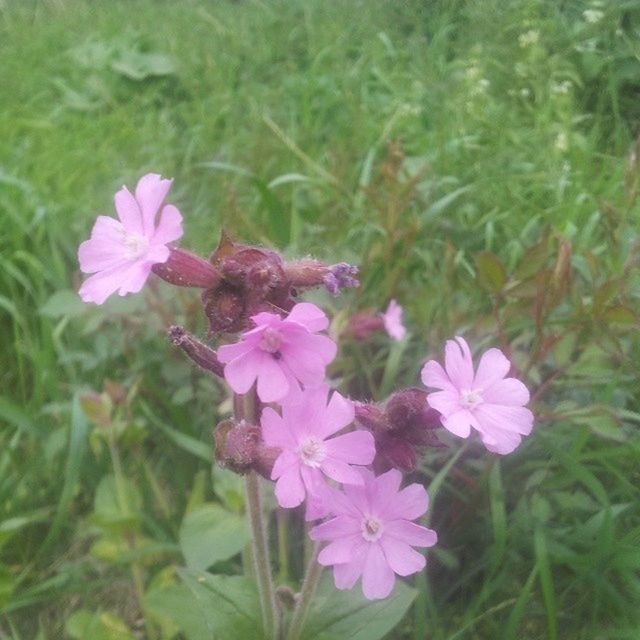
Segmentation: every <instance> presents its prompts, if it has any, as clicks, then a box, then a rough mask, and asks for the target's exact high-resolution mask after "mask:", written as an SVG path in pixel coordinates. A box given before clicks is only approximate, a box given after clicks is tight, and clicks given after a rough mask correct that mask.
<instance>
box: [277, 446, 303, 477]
mask: <svg viewBox="0 0 640 640" xmlns="http://www.w3.org/2000/svg"><path fill="white" fill-rule="evenodd" d="M292 467H295V468H296V469H298V468H299V467H300V460H299V458H298V456H296V455H294V454H293V453H291V452H290V451H283V452H282V453H281V454H280V455H279V456H278V457H277V458H276V461H275V462H274V463H273V469H271V479H272V480H277V479H278V478H280V477H281V476H282V475H284V474H285V473H287V472H289V471H291V470H292Z"/></svg>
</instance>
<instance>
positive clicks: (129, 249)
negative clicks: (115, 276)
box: [122, 232, 149, 260]
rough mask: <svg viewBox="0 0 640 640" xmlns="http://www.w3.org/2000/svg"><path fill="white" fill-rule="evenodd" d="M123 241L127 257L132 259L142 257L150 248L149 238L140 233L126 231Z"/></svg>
mask: <svg viewBox="0 0 640 640" xmlns="http://www.w3.org/2000/svg"><path fill="white" fill-rule="evenodd" d="M122 241H123V244H124V248H125V251H126V254H127V258H129V259H131V260H136V259H137V258H141V257H142V256H143V255H144V254H145V253H146V252H147V250H148V249H149V240H148V238H147V237H146V236H143V235H141V234H139V233H135V232H128V233H125V234H124V238H123V239H122Z"/></svg>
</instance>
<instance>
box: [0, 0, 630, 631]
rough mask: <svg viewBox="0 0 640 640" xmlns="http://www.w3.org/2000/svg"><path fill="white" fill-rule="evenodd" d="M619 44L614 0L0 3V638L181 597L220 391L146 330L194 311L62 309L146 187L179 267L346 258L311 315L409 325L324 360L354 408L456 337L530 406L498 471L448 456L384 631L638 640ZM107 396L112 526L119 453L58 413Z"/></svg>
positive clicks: (624, 56) (433, 469)
mask: <svg viewBox="0 0 640 640" xmlns="http://www.w3.org/2000/svg"><path fill="white" fill-rule="evenodd" d="M591 4H592V5H597V3H591ZM594 9H595V10H596V11H602V12H603V16H602V17H601V19H599V20H598V21H596V22H594V23H590V22H588V21H587V20H586V19H585V16H584V14H583V12H584V11H585V10H594ZM639 31H640V2H638V1H636V0H626V1H624V2H619V3H602V4H601V5H599V6H591V5H590V4H589V3H587V2H579V1H577V0H576V1H571V2H570V1H567V2H552V1H551V0H544V1H543V0H537V1H536V0H508V1H498V0H486V1H482V2H479V1H476V2H474V1H472V0H468V1H462V0H458V1H455V2H445V1H442V2H435V1H434V2H424V1H418V0H404V1H403V2H385V1H383V0H368V1H366V2H365V1H364V0H362V1H357V0H353V1H349V2H340V1H337V0H336V1H330V2H327V1H324V2H321V1H320V0H306V1H302V0H290V1H287V2H285V1H284V0H282V1H276V0H274V1H264V2H259V1H257V0H255V1H251V0H246V1H237V2H232V1H226V0H220V1H218V2H205V1H204V0H188V1H184V2H179V3H178V2H164V1H151V0H136V1H135V2H126V1H125V0H112V1H111V2H109V3H100V2H88V1H81V0H55V1H54V0H49V1H48V2H33V1H26V2H17V1H16V2H11V0H9V1H5V2H0V60H2V64H1V65H0V223H2V233H1V234H0V329H1V330H2V340H1V341H0V365H2V366H1V367H0V611H1V613H0V637H9V638H12V639H15V640H18V639H22V638H24V639H27V638H35V637H37V638H39V639H42V640H44V639H53V638H59V637H69V638H71V637H79V636H78V633H81V632H78V628H81V627H82V624H83V618H82V610H88V611H96V610H100V611H101V612H102V614H103V615H104V616H107V621H106V622H104V620H103V622H101V623H100V624H103V623H104V624H103V626H104V625H106V626H107V627H108V626H109V624H111V626H112V627H113V628H114V629H116V631H113V634H114V635H111V636H106V637H113V638H126V637H129V636H128V635H127V633H129V632H128V631H126V630H122V628H120V627H118V625H127V627H128V628H129V629H132V630H134V631H135V632H136V633H138V634H139V635H142V634H143V633H144V632H143V627H142V625H141V623H140V615H139V611H138V609H137V605H136V604H135V599H134V597H133V594H134V591H135V584H136V580H138V579H139V578H140V579H141V580H142V583H143V584H142V587H143V588H144V589H146V590H148V591H153V589H154V588H157V587H158V586H160V585H163V584H169V583H172V581H173V577H172V573H171V571H172V570H171V567H173V566H179V565H180V564H181V562H182V558H181V555H180V552H179V548H178V546H177V542H178V537H179V536H178V532H179V528H180V523H181V521H182V517H183V514H184V513H185V511H188V510H193V509H194V508H196V507H197V506H198V505H199V504H201V503H203V502H204V501H208V500H211V499H212V495H213V494H212V485H211V472H210V467H209V464H208V462H207V459H208V456H209V451H210V442H211V440H210V429H211V427H212V425H214V424H215V422H216V421H217V420H218V419H219V418H220V417H223V416H224V415H225V412H226V411H228V407H225V405H224V391H223V389H222V388H221V387H220V385H218V384H217V383H215V382H213V381H211V380H209V379H204V378H203V377H202V376H199V375H196V374H194V373H193V372H192V371H191V369H190V368H189V367H188V366H187V364H186V363H185V362H183V361H182V359H181V358H180V355H179V354H177V353H175V352H174V350H173V349H172V348H171V347H170V346H169V345H168V344H167V343H166V341H165V339H164V337H163V334H164V329H165V326H166V321H165V320H166V317H167V315H168V316H170V317H175V318H177V320H178V321H180V322H183V323H185V324H187V325H188V326H189V327H190V328H191V329H193V330H194V331H196V330H199V331H200V332H203V331H204V323H203V319H202V318H201V317H200V311H199V309H198V307H197V295H196V294H195V293H193V292H190V291H184V292H180V294H179V295H178V296H175V295H173V294H174V291H173V290H170V289H169V288H164V287H162V286H161V287H159V288H156V289H149V290H148V292H147V294H146V296H145V295H140V296H136V297H132V298H130V299H126V300H124V301H120V300H118V301H113V302H109V303H108V304H107V305H105V307H104V308H102V309H95V308H86V307H84V306H83V305H82V304H81V303H79V302H78V300H77V298H75V296H74V295H72V294H71V293H70V291H71V290H73V289H75V288H77V285H78V283H79V281H80V279H79V273H78V269H77V263H76V259H75V251H76V248H77V245H78V243H79V242H80V241H81V240H82V239H84V238H86V237H87V234H88V232H89V229H90V227H91V224H92V221H93V219H94V217H95V215H96V214H97V213H110V212H111V209H112V196H113V193H114V192H115V191H116V190H117V189H118V188H119V187H120V186H121V185H122V184H123V183H125V184H127V185H129V186H132V185H133V184H134V183H135V181H136V180H137V178H138V177H139V176H140V175H142V174H144V173H146V172H149V171H155V172H159V173H162V174H163V175H167V176H173V177H174V178H175V183H174V188H173V190H172V194H171V196H172V202H175V203H176V204H177V205H178V206H179V207H180V209H181V211H182V212H183V214H184V217H185V227H186V233H185V238H184V241H183V245H184V246H188V247H192V248H193V249H194V250H196V251H198V252H200V253H202V254H206V253H207V252H208V251H210V250H211V248H212V247H213V246H214V245H215V243H216V242H217V239H218V236H219V233H220V230H221V228H222V227H223V226H224V227H225V228H226V229H228V230H229V231H230V232H231V233H232V234H233V235H234V236H236V237H238V238H241V239H242V240H244V241H248V242H258V243H264V244H267V245H270V246H274V247H277V248H278V249H280V250H283V251H284V252H285V254H286V255H288V256H297V255H303V254H308V253H310V254H313V255H314V256H316V257H318V258H322V259H326V260H329V261H337V260H348V261H351V262H354V263H358V264H359V265H360V266H361V272H362V287H361V288H360V289H359V290H358V291H357V292H356V293H355V294H350V295H348V296H346V297H345V298H343V299H338V300H333V299H324V298H323V299H322V302H323V304H326V305H327V306H328V308H330V309H331V310H332V311H333V312H335V313H336V314H337V317H338V321H337V322H336V325H339V323H340V322H341V321H345V320H346V318H347V317H348V315H349V314H351V313H353V312H354V311H356V310H358V309H362V308H366V307H373V308H376V309H381V308H383V307H384V306H385V305H386V304H387V301H388V300H389V298H390V297H395V298H397V299H398V300H399V302H401V303H402V304H403V305H404V306H405V307H406V309H407V314H408V325H409V328H410V331H411V333H412V337H411V341H410V343H409V345H408V347H407V348H406V349H405V351H404V352H403V353H401V354H400V353H396V352H394V351H393V350H390V348H389V345H388V344H387V343H386V341H385V340H384V339H380V340H374V341H373V342H371V343H368V344H358V343H353V342H350V341H349V340H347V339H346V338H345V339H344V340H343V343H342V345H341V346H342V353H343V355H342V357H341V358H340V359H339V361H338V362H337V363H336V365H335V371H334V372H335V373H336V374H337V375H340V376H341V377H342V379H343V381H344V388H345V389H346V390H348V391H349V392H350V393H351V394H352V395H353V396H354V397H358V398H366V397H374V398H378V399H381V398H383V397H384V396H385V395H386V393H387V392H388V391H389V388H390V387H391V388H393V387H395V386H400V385H412V384H417V383H418V375H417V372H418V371H419V367H420V365H421V363H422V362H423V361H424V360H425V359H426V358H427V357H428V356H430V355H434V354H436V355H439V353H440V351H441V345H442V343H443V340H444V339H445V338H447V337H450V336H452V335H454V334H455V333H456V332H464V333H465V335H467V336H470V337H471V338H472V341H473V342H474V344H475V345H477V347H478V348H480V347H484V346H487V345H489V344H498V345H503V346H505V345H510V346H511V347H512V348H513V353H514V360H515V362H516V365H517V367H518V368H519V370H520V371H521V373H522V375H523V376H525V377H526V379H527V381H528V383H529V385H530V386H531V388H532V389H533V390H534V393H535V390H536V389H542V392H541V395H540V396H539V397H537V398H536V402H535V410H536V413H537V415H538V427H537V429H536V430H535V432H534V435H533V436H532V437H531V438H529V439H528V440H527V441H526V442H525V443H524V444H523V445H522V447H521V448H520V449H519V450H518V452H517V453H516V454H514V455H513V456H510V457H507V458H505V459H504V460H500V461H496V460H494V459H491V458H489V457H488V456H486V455H485V454H483V453H482V452H481V451H480V449H479V448H478V447H475V446H471V447H469V448H468V449H466V450H465V451H464V453H463V454H462V456H461V458H460V460H459V461H458V463H457V464H456V465H455V467H454V468H453V470H452V471H450V472H449V473H448V475H447V476H446V477H443V476H438V483H440V482H442V484H441V486H440V489H439V493H438V498H437V500H436V501H435V504H434V505H433V507H432V513H431V518H432V523H433V525H434V527H435V528H436V529H437V530H438V531H439V534H440V544H439V546H438V548H437V549H436V550H435V551H434V553H433V554H432V555H431V556H430V563H431V565H430V569H429V571H428V581H427V580H425V579H424V578H419V579H418V585H419V586H420V587H421V595H420V596H419V598H418V604H417V605H416V607H415V608H414V610H412V612H411V613H410V614H409V615H408V616H407V617H406V618H405V620H404V622H403V623H402V624H401V625H400V626H399V627H398V629H397V631H396V632H394V633H395V635H393V634H392V635H391V636H390V637H393V638H402V639H403V640H406V639H409V638H411V639H415V640H418V639H420V640H422V638H425V637H428V638H433V639H434V640H454V638H455V639H459V640H464V639H469V640H471V639H474V640H476V639H477V640H481V639H485V638H503V637H504V638H514V639H516V638H531V639H537V638H560V639H565V638H567V639H574V638H575V639H587V640H591V639H594V640H595V639H596V638H598V639H600V638H603V639H604V638H607V639H609V638H610V639H612V640H613V639H620V640H621V639H623V638H628V639H631V638H636V637H637V636H638V633H640V631H639V630H640V621H639V619H638V611H637V609H638V607H637V603H638V602H640V576H639V572H640V550H639V549H640V544H639V543H640V510H639V508H638V504H640V503H639V497H640V496H639V490H638V486H640V476H639V470H640V438H639V436H638V429H639V428H640V382H639V379H638V362H640V341H639V340H638V327H639V326H640V325H639V319H638V308H639V306H640V305H639V302H640V279H639V278H638V264H639V262H638V260H639V249H638V247H639V244H638V243H639V241H640V237H639V234H638V225H639V219H640V217H639V208H638V203H637V201H636V196H637V193H636V190H637V185H638V184H639V181H640V177H639V176H640V168H639V164H638V160H637V158H636V159H635V160H634V159H633V157H630V156H629V154H630V152H631V150H632V148H633V145H634V138H635V136H636V135H637V134H638V125H637V123H638V117H639V116H640V109H639V107H638V104H639V102H638V95H637V86H638V82H640V66H639V65H638V53H639V49H638V45H637V36H638V33H639ZM529 33H530V35H524V34H529ZM569 246H570V248H571V251H570V253H569V252H568V247H569ZM563 251H564V254H563ZM107 379H109V380H112V381H115V382H116V383H118V384H120V385H122V386H123V387H124V388H125V389H126V391H127V392H128V394H129V395H128V398H127V399H126V400H125V401H122V402H121V403H120V404H119V405H118V406H117V407H116V408H115V409H114V413H113V415H112V416H111V423H110V424H112V429H113V433H115V434H116V435H115V436H113V437H114V438H115V448H116V456H117V457H118V456H119V458H121V460H120V463H121V465H122V469H123V476H124V477H125V479H126V482H125V484H123V486H125V490H124V491H121V492H120V494H121V495H120V498H122V497H123V496H124V504H123V501H122V500H121V501H120V502H118V509H117V510H116V511H117V513H118V514H119V515H118V518H121V517H122V513H121V512H122V510H123V509H124V514H125V516H126V518H125V520H126V522H125V523H124V524H123V523H122V522H121V521H119V524H118V523H116V524H114V522H113V521H112V520H113V518H112V520H109V518H107V517H106V516H105V513H111V512H110V511H109V509H108V508H107V507H105V500H106V498H104V496H105V495H107V493H108V492H107V490H106V489H105V487H107V486H108V484H105V477H106V476H107V475H108V474H110V473H112V466H113V453H114V441H112V440H111V435H108V433H112V432H111V431H109V432H108V433H107V432H106V431H105V429H104V428H101V427H99V426H96V420H95V416H94V419H93V421H92V422H90V423H88V422H87V419H86V417H85V413H86V412H87V407H86V406H85V412H83V411H82V410H81V408H80V405H79V404H78V400H76V399H77V398H79V394H80V395H82V394H86V392H87V390H88V389H94V390H96V391H98V392H100V391H102V390H103V385H104V382H105V380H107ZM545 381H548V382H545ZM89 413H90V411H89ZM113 425H115V426H113ZM107 431H108V430H107ZM453 451H455V449H454V450H453ZM453 451H445V452H444V453H443V452H441V451H436V452H430V453H429V454H428V455H427V456H426V459H425V461H424V463H423V464H422V466H421V467H420V469H419V471H418V472H417V473H416V476H415V477H416V479H419V480H422V481H424V482H425V483H429V482H430V480H432V479H433V477H434V476H436V475H437V473H438V471H439V470H441V469H442V468H443V467H444V465H445V464H446V462H447V460H449V459H450V457H451V455H453ZM128 483H130V484H131V485H132V486H133V489H127V488H126V487H129V484H128ZM225 483H227V484H225ZM214 485H215V486H216V493H217V497H218V498H219V499H221V500H223V502H224V504H226V506H227V508H229V509H230V510H236V511H237V510H238V509H241V504H242V499H241V497H239V496H238V495H237V487H235V485H234V481H233V480H230V479H228V478H225V479H223V478H217V479H216V478H214ZM100 487H102V489H100ZM121 488H122V487H121ZM97 493H98V495H102V496H103V499H102V500H97V499H96V494H97ZM127 496H128V498H127ZM225 501H226V502H225ZM107 502H108V500H107ZM105 509H106V511H105ZM132 514H133V515H132ZM111 516H113V513H111ZM105 518H106V520H105ZM127 518H128V519H127ZM116 520H117V518H116ZM127 527H129V529H128V528H127ZM130 530H133V531H135V536H134V537H133V540H134V541H133V543H131V544H129V546H128V547H127V548H123V547H122V541H123V540H124V539H125V538H126V536H125V538H123V536H122V532H123V531H130ZM154 545H155V546H154ZM125 546H126V545H125ZM123 558H124V559H123ZM232 568H233V567H231V569H232ZM296 570H297V569H296ZM136 574H137V577H136ZM79 611H80V612H81V613H80V616H79V617H78V612H79ZM74 615H75V616H76V617H75V618H74V617H73V616H74ZM109 616H112V617H113V619H111V618H109ZM70 620H71V621H72V622H71V623H70V622H69V621H70ZM109 621H110V622H109ZM65 629H66V631H65ZM118 629H120V630H119V631H118ZM165 631H166V629H165ZM65 633H66V634H67V636H64V634H65ZM95 633H96V634H97V633H98V632H95ZM118 633H119V634H120V635H117V634H118ZM166 633H167V634H168V633H169V632H168V631H166ZM74 634H75V636H74ZM80 637H81V636H80ZM96 637H98V636H97V635H96Z"/></svg>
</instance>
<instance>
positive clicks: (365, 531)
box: [361, 517, 383, 542]
mask: <svg viewBox="0 0 640 640" xmlns="http://www.w3.org/2000/svg"><path fill="white" fill-rule="evenodd" d="M361 528H362V537H363V538H364V539H365V540H366V541H367V542H375V541H376V540H379V539H380V537H381V536H382V531H383V526H382V522H380V520H378V518H373V517H368V518H365V519H364V520H363V521H362V523H361Z"/></svg>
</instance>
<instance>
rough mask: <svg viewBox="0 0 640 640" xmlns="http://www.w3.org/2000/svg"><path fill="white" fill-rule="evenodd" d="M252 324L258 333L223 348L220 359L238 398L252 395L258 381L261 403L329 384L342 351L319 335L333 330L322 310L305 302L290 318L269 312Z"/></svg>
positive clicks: (253, 318) (298, 305) (296, 308)
mask: <svg viewBox="0 0 640 640" xmlns="http://www.w3.org/2000/svg"><path fill="white" fill-rule="evenodd" d="M251 320H253V323H254V324H255V325H256V326H255V329H251V330H250V331H247V332H245V333H243V334H242V338H241V340H240V342H237V343H236V344H230V345H225V346H222V347H220V348H219V349H218V359H219V360H220V362H223V363H226V366H225V368H224V377H225V379H226V380H227V382H228V383H229V385H230V386H231V388H232V389H233V390H234V391H235V392H236V393H247V391H249V389H251V386H252V385H253V383H254V382H255V381H256V380H257V381H258V396H259V397H260V400H262V402H277V401H279V400H282V399H283V398H285V397H286V396H287V395H288V394H290V393H291V392H295V391H297V390H298V389H299V386H298V383H300V384H302V385H304V386H305V387H311V386H317V385H319V384H321V383H322V382H323V381H324V373H325V368H326V366H327V365H328V364H329V363H330V362H331V361H332V360H333V359H334V358H335V357H336V351H337V347H336V344H335V342H333V340H331V338H328V337H327V336H318V335H314V334H315V333H316V332H317V331H322V330H324V329H326V328H327V327H328V326H329V320H328V319H327V316H325V314H324V312H323V311H322V310H321V309H319V308H318V307H316V306H315V305H314V304H310V303H309V302H301V303H299V304H297V305H295V306H294V307H293V309H292V310H291V312H290V313H289V315H288V316H287V317H286V318H281V317H280V316H279V315H277V314H275V313H266V312H263V313H258V314H256V315H255V316H252V317H251Z"/></svg>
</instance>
